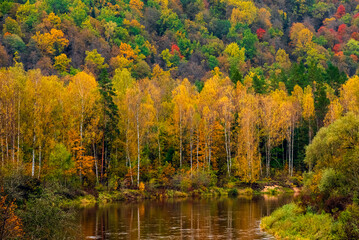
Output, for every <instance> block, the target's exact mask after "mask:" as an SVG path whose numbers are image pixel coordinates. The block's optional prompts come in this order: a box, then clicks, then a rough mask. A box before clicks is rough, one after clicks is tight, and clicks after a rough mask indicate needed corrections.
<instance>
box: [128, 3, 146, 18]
mask: <svg viewBox="0 0 359 240" xmlns="http://www.w3.org/2000/svg"><path fill="white" fill-rule="evenodd" d="M130 8H131V10H132V11H134V12H135V13H137V14H138V16H140V17H142V15H143V14H142V8H143V2H142V1H141V0H130Z"/></svg>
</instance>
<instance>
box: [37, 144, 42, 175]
mask: <svg viewBox="0 0 359 240" xmlns="http://www.w3.org/2000/svg"><path fill="white" fill-rule="evenodd" d="M40 174H41V143H40V146H39V172H38V175H37V178H38V179H40Z"/></svg>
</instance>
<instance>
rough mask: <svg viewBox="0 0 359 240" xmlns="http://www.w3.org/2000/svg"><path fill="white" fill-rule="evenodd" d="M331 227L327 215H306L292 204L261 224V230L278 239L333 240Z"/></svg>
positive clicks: (274, 213) (331, 222) (275, 212)
mask: <svg viewBox="0 0 359 240" xmlns="http://www.w3.org/2000/svg"><path fill="white" fill-rule="evenodd" d="M333 227H334V220H333V218H332V217H331V216H330V215H329V214H315V213H306V212H305V211H304V210H303V209H301V208H300V207H298V206H297V205H296V204H294V203H290V204H287V205H284V206H283V207H281V208H279V209H277V210H276V211H274V212H273V213H272V215H270V216H268V217H264V218H263V219H262V222H261V228H262V229H263V230H264V231H267V232H268V233H270V234H272V235H274V236H275V237H276V238H278V239H293V240H294V239H335V236H334V235H333V233H332V232H333Z"/></svg>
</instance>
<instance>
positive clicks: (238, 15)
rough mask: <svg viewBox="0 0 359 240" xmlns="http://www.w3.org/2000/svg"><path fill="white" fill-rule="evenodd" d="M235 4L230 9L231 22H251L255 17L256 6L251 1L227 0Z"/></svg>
mask: <svg viewBox="0 0 359 240" xmlns="http://www.w3.org/2000/svg"><path fill="white" fill-rule="evenodd" d="M229 2H230V3H231V4H232V5H234V6H235V8H233V10H232V15H231V23H232V25H233V26H234V25H236V24H237V23H246V24H248V25H250V24H252V23H253V21H254V20H255V19H256V17H257V7H256V6H255V5H254V3H253V2H252V1H232V0H230V1H229Z"/></svg>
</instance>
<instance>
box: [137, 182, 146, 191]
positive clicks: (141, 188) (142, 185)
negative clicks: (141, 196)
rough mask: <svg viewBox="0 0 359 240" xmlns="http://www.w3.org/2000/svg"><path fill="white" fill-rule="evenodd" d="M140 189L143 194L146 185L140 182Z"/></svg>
mask: <svg viewBox="0 0 359 240" xmlns="http://www.w3.org/2000/svg"><path fill="white" fill-rule="evenodd" d="M138 189H139V190H140V191H141V192H143V191H145V184H144V183H143V182H140V184H139V185H138Z"/></svg>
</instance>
